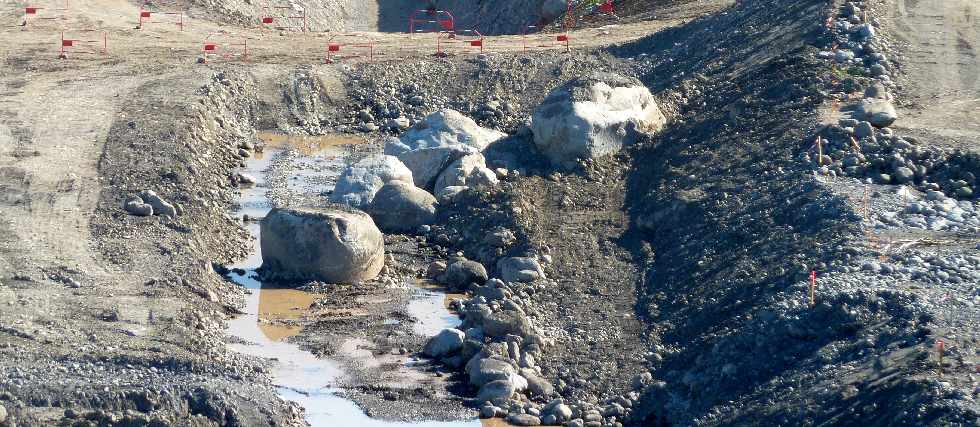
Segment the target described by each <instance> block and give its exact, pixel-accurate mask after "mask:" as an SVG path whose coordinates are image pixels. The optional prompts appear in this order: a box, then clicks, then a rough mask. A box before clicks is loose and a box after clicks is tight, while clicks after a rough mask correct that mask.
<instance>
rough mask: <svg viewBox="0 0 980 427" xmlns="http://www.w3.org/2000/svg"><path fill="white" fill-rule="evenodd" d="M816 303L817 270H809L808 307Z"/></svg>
mask: <svg viewBox="0 0 980 427" xmlns="http://www.w3.org/2000/svg"><path fill="white" fill-rule="evenodd" d="M816 305H817V272H816V271H810V307H811V308H812V307H814V306H816Z"/></svg>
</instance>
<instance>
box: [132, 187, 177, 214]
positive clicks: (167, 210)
mask: <svg viewBox="0 0 980 427" xmlns="http://www.w3.org/2000/svg"><path fill="white" fill-rule="evenodd" d="M140 198H141V199H143V201H144V202H145V203H146V204H148V205H150V206H152V207H153V214H154V215H162V216H169V217H171V218H176V217H177V208H175V207H174V205H172V204H170V203H169V202H167V201H166V200H163V197H160V196H159V195H157V193H156V192H154V191H153V190H145V191H143V192H141V193H140Z"/></svg>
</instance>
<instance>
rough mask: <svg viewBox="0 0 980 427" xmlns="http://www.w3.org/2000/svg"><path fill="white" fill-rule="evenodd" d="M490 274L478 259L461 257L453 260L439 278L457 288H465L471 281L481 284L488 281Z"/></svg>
mask: <svg viewBox="0 0 980 427" xmlns="http://www.w3.org/2000/svg"><path fill="white" fill-rule="evenodd" d="M488 278H489V276H488V275H487V269H486V268H485V267H483V264H480V263H478V262H476V261H470V260H468V259H460V260H456V261H454V262H452V263H451V264H449V266H448V267H447V268H446V271H445V272H444V273H442V275H440V276H439V278H438V280H439V281H440V282H442V283H444V284H446V285H449V286H452V287H454V288H457V289H465V288H466V287H468V286H469V285H470V284H471V283H476V284H478V285H481V284H483V283H486V281H487V279H488Z"/></svg>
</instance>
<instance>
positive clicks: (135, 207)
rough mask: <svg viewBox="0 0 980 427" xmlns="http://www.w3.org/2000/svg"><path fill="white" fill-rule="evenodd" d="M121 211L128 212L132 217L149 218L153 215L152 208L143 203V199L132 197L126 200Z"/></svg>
mask: <svg viewBox="0 0 980 427" xmlns="http://www.w3.org/2000/svg"><path fill="white" fill-rule="evenodd" d="M123 209H125V210H126V212H129V214H130V215H134V216H150V215H153V206H150V204H149V203H144V202H143V199H141V198H139V197H132V198H130V199H127V200H126V202H125V203H123Z"/></svg>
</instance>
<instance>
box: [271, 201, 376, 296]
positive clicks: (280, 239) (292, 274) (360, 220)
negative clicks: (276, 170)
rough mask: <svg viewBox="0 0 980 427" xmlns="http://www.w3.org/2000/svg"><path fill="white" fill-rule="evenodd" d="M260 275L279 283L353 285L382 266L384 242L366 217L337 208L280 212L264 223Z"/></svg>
mask: <svg viewBox="0 0 980 427" xmlns="http://www.w3.org/2000/svg"><path fill="white" fill-rule="evenodd" d="M261 233H262V239H261V242H262V259H263V262H262V270H264V271H265V272H266V273H267V274H270V275H272V276H273V277H275V278H278V279H281V280H298V281H301V280H320V281H323V282H327V283H356V282H361V281H364V280H371V279H373V278H375V277H377V276H378V273H380V272H381V268H382V267H383V266H384V259H385V257H384V255H385V245H384V236H382V234H381V231H380V230H378V227H377V226H375V225H374V221H373V220H371V217H370V216H368V214H366V213H364V212H361V211H357V210H353V209H349V208H343V207H341V206H336V207H328V208H319V209H281V208H276V209H273V210H272V211H270V212H269V214H268V215H266V217H265V218H264V219H263V220H262V225H261Z"/></svg>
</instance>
